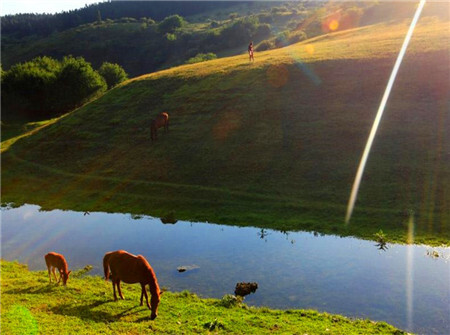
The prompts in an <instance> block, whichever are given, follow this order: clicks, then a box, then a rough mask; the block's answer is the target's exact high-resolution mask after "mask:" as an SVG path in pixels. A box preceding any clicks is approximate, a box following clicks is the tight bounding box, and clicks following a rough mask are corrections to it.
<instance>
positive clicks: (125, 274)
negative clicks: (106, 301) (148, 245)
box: [103, 250, 161, 320]
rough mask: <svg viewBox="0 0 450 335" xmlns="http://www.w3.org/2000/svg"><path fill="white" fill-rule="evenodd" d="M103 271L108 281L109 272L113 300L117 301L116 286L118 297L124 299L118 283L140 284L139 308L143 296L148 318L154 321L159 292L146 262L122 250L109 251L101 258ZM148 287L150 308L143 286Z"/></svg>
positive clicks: (156, 313)
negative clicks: (149, 312) (148, 311)
mask: <svg viewBox="0 0 450 335" xmlns="http://www.w3.org/2000/svg"><path fill="white" fill-rule="evenodd" d="M103 269H104V271H105V279H106V280H108V278H109V276H110V272H109V271H110V270H111V280H112V283H113V292H114V300H117V295H116V286H117V290H118V291H119V296H120V298H121V299H124V297H123V295H122V291H121V289H120V281H121V280H122V281H123V282H125V283H127V284H134V283H140V284H141V306H142V300H143V297H144V295H145V301H146V302H147V307H148V308H149V309H150V310H151V311H152V314H151V316H150V319H151V320H154V319H155V318H156V316H157V315H158V304H159V301H160V296H161V291H160V290H159V285H158V280H157V279H156V275H155V272H153V269H152V267H151V266H150V264H148V262H147V260H146V259H145V258H144V257H143V256H141V255H139V256H135V255H132V254H130V253H128V252H126V251H124V250H117V251H111V252H108V253H106V254H105V256H104V257H103ZM147 284H148V285H149V286H150V293H151V295H152V297H151V301H150V303H151V307H150V305H149V304H148V295H147V291H146V289H145V285H147Z"/></svg>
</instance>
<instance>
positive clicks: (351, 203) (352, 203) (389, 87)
mask: <svg viewBox="0 0 450 335" xmlns="http://www.w3.org/2000/svg"><path fill="white" fill-rule="evenodd" d="M425 2H426V0H420V3H419V6H418V7H417V10H416V13H415V15H414V18H413V20H412V21H411V25H410V26H409V29H408V32H407V33H406V37H405V40H404V41H403V45H402V48H401V49H400V52H399V54H398V56H397V61H396V62H395V65H394V68H393V69H392V73H391V76H390V78H389V81H388V84H387V86H386V90H385V91H384V95H383V98H382V99H381V103H380V107H379V108H378V112H377V115H376V117H375V120H374V122H373V125H372V129H371V131H370V134H369V138H368V140H367V143H366V147H365V148H364V152H363V155H362V158H361V162H360V163H359V166H358V171H357V173H356V177H355V181H354V182H353V187H352V192H351V194H350V199H349V201H348V206H347V214H346V216H345V223H349V221H350V218H351V216H352V213H353V208H354V206H355V201H356V197H357V195H358V190H359V185H360V183H361V178H362V175H363V172H364V168H365V166H366V162H367V158H368V157H369V153H370V149H371V147H372V143H373V140H374V138H375V134H376V132H377V130H378V126H379V124H380V121H381V117H382V116H383V112H384V108H385V107H386V103H387V100H388V98H389V95H390V93H391V90H392V86H393V85H394V81H395V78H396V76H397V73H398V69H399V68H400V65H401V63H402V60H403V56H404V55H405V52H406V49H407V48H408V44H409V41H410V40H411V36H412V34H413V31H414V28H415V26H416V24H417V21H418V20H419V17H420V13H421V12H422V9H423V6H424V5H425Z"/></svg>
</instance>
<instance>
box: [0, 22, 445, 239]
mask: <svg viewBox="0 0 450 335" xmlns="http://www.w3.org/2000/svg"><path fill="white" fill-rule="evenodd" d="M409 22H410V21H409V20H407V21H402V22H390V23H382V24H377V25H372V26H366V27H362V28H356V29H353V30H347V31H342V32H338V33H334V34H327V35H324V36H320V37H317V38H315V39H312V40H308V41H304V42H302V43H298V44H295V45H292V46H289V47H286V48H282V49H278V50H273V51H267V52H263V53H257V54H256V55H255V62H254V63H253V64H249V63H248V59H247V56H246V55H241V56H236V57H230V58H223V59H218V60H213V61H209V62H206V63H201V64H193V65H186V66H181V67H176V68H172V69H169V70H165V71H161V72H157V73H153V74H149V75H145V76H141V77H138V78H134V79H132V80H130V81H128V82H126V83H125V84H123V85H121V86H119V87H117V88H115V89H113V90H111V91H109V92H108V93H106V94H105V95H104V96H102V97H101V98H99V99H98V100H96V101H94V102H92V103H90V104H87V105H86V106H84V107H82V108H80V109H78V110H76V111H74V112H72V113H70V114H69V115H67V116H65V117H63V118H61V119H60V120H58V121H57V122H55V123H53V124H50V125H49V126H47V127H44V128H42V129H40V130H39V131H37V132H35V133H34V134H32V135H30V136H28V137H24V138H22V139H21V140H19V141H17V142H16V143H15V144H13V145H12V146H11V147H9V149H8V150H6V151H5V152H4V153H3V154H2V197H3V198H2V201H4V202H5V201H13V202H16V203H22V202H28V203H36V204H39V205H41V206H43V207H44V208H47V209H51V208H66V209H75V210H89V211H100V210H101V211H124V212H132V213H140V214H150V215H155V216H163V215H166V214H167V213H168V212H171V211H173V212H174V213H175V216H176V217H177V218H179V219H191V220H208V221H212V222H217V223H228V224H237V225H255V226H260V227H270V228H275V229H283V230H284V229H297V230H300V229H302V230H313V231H318V232H321V233H336V234H341V235H355V236H360V237H364V238H371V237H372V235H373V234H374V233H375V232H377V231H378V230H379V229H383V231H385V232H386V233H387V235H388V237H389V238H390V239H392V240H401V241H405V240H406V235H407V231H406V226H407V221H408V220H409V219H410V213H414V219H415V224H416V241H417V242H427V243H431V244H440V243H446V244H450V243H449V241H450V169H449V168H448V167H449V166H450V165H449V164H450V154H449V153H450V135H449V132H448V129H450V116H449V113H448V111H449V101H450V93H449V92H450V80H449V78H450V59H449V45H450V23H449V22H448V21H446V20H445V21H443V20H439V19H437V18H425V19H423V20H421V21H419V24H418V26H417V27H416V31H415V33H414V36H413V38H412V41H411V44H410V47H409V49H408V51H407V54H406V57H405V60H404V62H403V64H402V67H401V68H400V72H399V75H398V78H397V81H396V84H395V86H394V89H393V92H392V94H391V98H390V100H389V102H388V105H387V108H386V111H385V116H384V118H383V120H382V124H381V126H380V129H379V133H378V135H377V138H376V140H375V143H374V147H373V150H372V153H371V155H370V157H369V162H368V165H367V168H366V173H365V176H364V178H363V182H362V188H361V190H360V195H359V199H358V201H357V203H356V211H355V214H354V219H353V220H352V222H351V224H350V225H348V226H345V225H344V223H343V218H344V215H345V207H346V204H347V200H348V197H349V194H350V188H351V184H352V182H353V178H354V175H355V173H356V168H357V164H358V162H359V159H360V156H361V154H362V150H363V148H364V145H365V142H366V140H367V136H368V133H369V130H370V127H371V124H372V122H373V118H374V116H375V113H376V110H377V108H378V105H379V103H380V100H381V96H382V94H383V92H384V89H385V85H386V83H387V80H388V77H389V75H390V72H391V70H392V67H393V64H394V62H395V59H396V57H397V53H398V51H399V49H400V46H401V44H402V42H403V38H404V36H405V34H406V31H407V29H408V25H409ZM68 94H70V92H68ZM162 111H166V112H168V113H169V114H170V121H171V125H170V131H169V133H167V134H163V132H162V131H160V132H159V138H158V141H156V142H155V143H153V144H152V143H151V141H150V130H149V124H150V120H151V119H152V118H153V117H154V116H155V115H156V114H157V113H159V112H162Z"/></svg>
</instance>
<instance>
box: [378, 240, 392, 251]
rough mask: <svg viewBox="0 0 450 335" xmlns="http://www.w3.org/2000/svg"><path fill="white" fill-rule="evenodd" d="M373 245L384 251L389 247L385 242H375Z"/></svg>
mask: <svg viewBox="0 0 450 335" xmlns="http://www.w3.org/2000/svg"><path fill="white" fill-rule="evenodd" d="M375 246H376V247H377V248H378V250H383V251H386V250H387V249H389V248H388V246H387V243H386V242H378V243H377V244H375Z"/></svg>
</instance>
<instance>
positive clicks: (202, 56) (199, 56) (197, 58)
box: [186, 52, 217, 64]
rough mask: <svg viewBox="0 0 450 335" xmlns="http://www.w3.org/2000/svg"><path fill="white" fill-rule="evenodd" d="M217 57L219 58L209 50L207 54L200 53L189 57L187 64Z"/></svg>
mask: <svg viewBox="0 0 450 335" xmlns="http://www.w3.org/2000/svg"><path fill="white" fill-rule="evenodd" d="M216 58H217V55H216V54H215V53H212V52H209V53H207V54H204V53H199V54H197V55H196V56H195V57H192V58H189V59H188V60H187V61H186V64H194V63H200V62H205V61H207V60H211V59H216Z"/></svg>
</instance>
